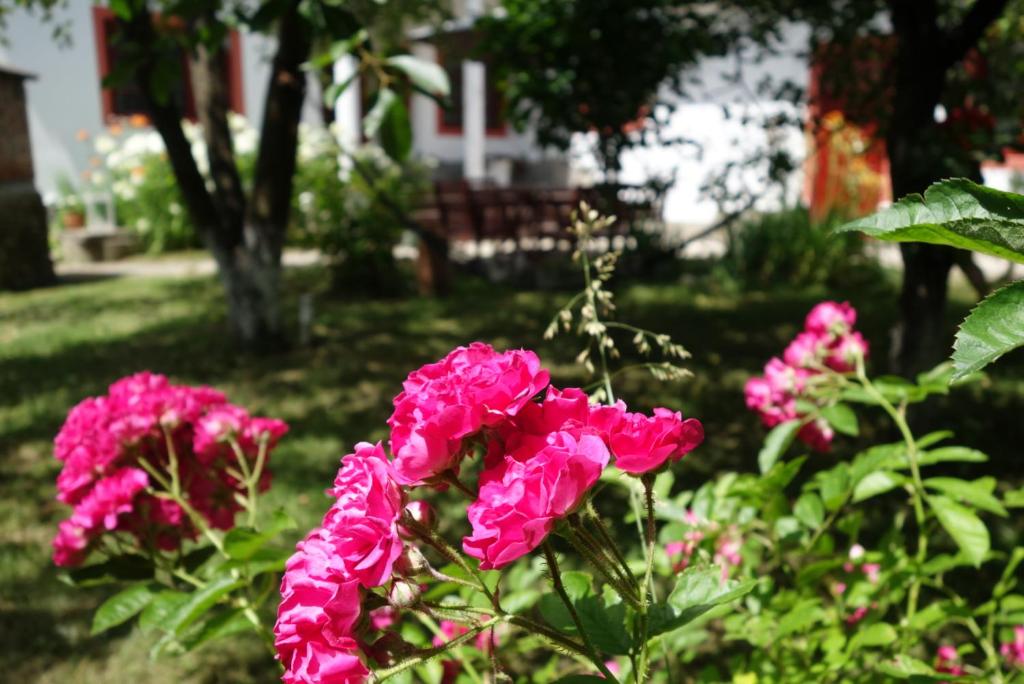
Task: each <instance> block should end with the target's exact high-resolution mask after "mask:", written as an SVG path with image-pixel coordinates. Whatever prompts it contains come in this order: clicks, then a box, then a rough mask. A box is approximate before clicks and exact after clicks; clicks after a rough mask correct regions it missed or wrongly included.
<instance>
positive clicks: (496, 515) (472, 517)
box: [462, 432, 609, 570]
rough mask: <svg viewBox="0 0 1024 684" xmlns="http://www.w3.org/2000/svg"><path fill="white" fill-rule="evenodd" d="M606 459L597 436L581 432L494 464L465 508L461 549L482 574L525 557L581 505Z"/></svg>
mask: <svg viewBox="0 0 1024 684" xmlns="http://www.w3.org/2000/svg"><path fill="white" fill-rule="evenodd" d="M608 459H609V454H608V448H607V447H606V446H605V444H604V441H603V440H601V438H600V437H598V436H597V435H595V434H588V433H584V434H582V435H580V436H579V438H578V439H577V438H576V437H574V436H573V435H572V434H570V433H568V432H556V433H553V434H551V435H550V436H549V437H548V439H547V443H546V445H545V446H544V447H543V448H541V449H540V450H539V451H538V452H537V453H536V454H534V455H533V456H532V457H530V458H526V459H524V460H517V459H514V458H506V459H505V460H504V461H502V462H501V463H498V464H496V465H494V466H493V467H492V468H490V469H489V470H492V471H493V472H491V473H489V476H488V477H486V478H485V477H483V476H481V481H484V482H485V484H483V485H482V486H481V487H480V492H479V494H478V497H477V500H476V501H474V502H473V503H472V504H470V506H469V510H468V515H469V522H470V524H471V525H472V526H473V534H472V535H471V536H469V537H466V538H465V539H464V540H463V542H462V547H463V549H464V550H465V552H466V553H467V554H469V555H470V556H473V557H474V558H479V559H480V560H481V561H482V562H481V563H480V567H481V569H484V570H489V569H492V568H501V567H504V566H505V565H508V564H509V563H511V562H512V561H514V560H515V559H517V558H519V557H520V556H523V555H525V554H526V553H529V552H530V551H532V550H533V549H535V548H536V547H537V546H539V545H540V543H541V542H542V541H544V538H545V537H546V536H547V535H548V533H549V532H550V531H551V529H552V527H553V526H554V524H555V521H556V520H557V519H558V518H561V517H562V516H564V515H566V514H567V513H570V512H571V511H572V510H573V509H574V508H576V506H578V505H579V504H580V502H581V501H582V500H583V497H584V496H585V495H586V492H587V490H588V489H589V488H590V487H591V486H593V484H594V483H595V482H597V479H598V478H599V477H600V476H601V471H602V470H603V469H604V467H605V466H606V465H607V464H608Z"/></svg>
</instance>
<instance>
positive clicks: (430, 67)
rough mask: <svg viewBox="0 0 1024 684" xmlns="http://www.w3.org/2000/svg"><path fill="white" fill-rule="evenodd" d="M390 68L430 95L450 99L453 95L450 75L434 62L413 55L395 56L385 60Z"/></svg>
mask: <svg viewBox="0 0 1024 684" xmlns="http://www.w3.org/2000/svg"><path fill="white" fill-rule="evenodd" d="M384 63H385V64H387V65H388V66H392V67H394V68H396V69H398V70H399V71H401V72H402V73H403V74H405V75H406V76H408V77H409V80H410V81H412V82H413V83H414V84H415V85H416V86H417V87H419V88H422V89H423V90H425V91H427V92H428V93H432V94H434V95H439V96H441V97H448V95H450V94H451V85H450V84H449V83H448V74H447V73H445V70H444V69H442V68H441V65H439V64H435V63H434V62H428V61H426V60H422V59H419V58H418V57H413V56H412V55H395V56H394V57H388V58H387V59H386V60H384Z"/></svg>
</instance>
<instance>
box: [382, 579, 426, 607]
mask: <svg viewBox="0 0 1024 684" xmlns="http://www.w3.org/2000/svg"><path fill="white" fill-rule="evenodd" d="M420 593H421V591H420V586H419V585H418V584H415V583H413V582H406V581H405V580H395V581H394V582H393V583H392V584H391V590H390V591H389V592H388V603H390V604H391V605H393V606H394V607H395V608H411V607H412V606H415V605H416V603H417V602H418V601H419V600H420Z"/></svg>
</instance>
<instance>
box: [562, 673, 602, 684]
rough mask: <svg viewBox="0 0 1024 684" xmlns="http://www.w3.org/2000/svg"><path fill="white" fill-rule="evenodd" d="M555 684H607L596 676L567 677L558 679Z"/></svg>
mask: <svg viewBox="0 0 1024 684" xmlns="http://www.w3.org/2000/svg"><path fill="white" fill-rule="evenodd" d="M555 684H608V680H607V679H605V678H604V677H598V676H597V675H569V676H568V677H562V678H560V679H558V680H557V681H555Z"/></svg>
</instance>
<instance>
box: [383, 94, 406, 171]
mask: <svg viewBox="0 0 1024 684" xmlns="http://www.w3.org/2000/svg"><path fill="white" fill-rule="evenodd" d="M380 146H381V147H382V148H384V152H386V153H387V155H388V156H389V157H391V158H392V159H394V160H395V161H397V162H403V161H405V160H406V159H408V158H409V153H410V152H412V124H411V123H409V112H408V110H407V109H406V108H405V104H403V103H402V101H401V100H396V101H395V102H394V104H392V105H391V107H389V108H388V111H387V114H385V115H384V123H383V124H382V125H381V128H380Z"/></svg>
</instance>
